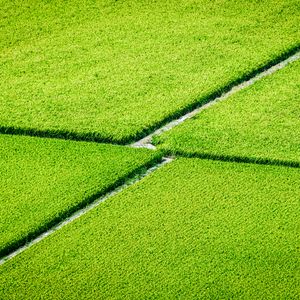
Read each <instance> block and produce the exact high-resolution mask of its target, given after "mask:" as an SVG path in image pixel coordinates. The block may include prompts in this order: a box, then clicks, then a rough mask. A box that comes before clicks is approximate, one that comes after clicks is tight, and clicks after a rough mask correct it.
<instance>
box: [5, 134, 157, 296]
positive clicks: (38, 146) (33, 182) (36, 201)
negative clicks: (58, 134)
mask: <svg viewBox="0 0 300 300" xmlns="http://www.w3.org/2000/svg"><path fill="white" fill-rule="evenodd" d="M0 145H1V147H0V186H1V198H0V207H1V209H0V256H2V255H3V254H5V253H8V252H9V251H11V250H12V249H14V248H16V247H17V246H19V245H20V244H22V243H24V242H25V241H26V240H30V239H31V238H32V237H34V236H36V235H37V234H38V233H40V232H42V231H43V230H45V229H47V228H49V227H50V226H51V225H53V224H55V223H57V222H58V221H60V220H63V219H64V218H66V217H67V216H68V215H70V213H72V212H74V211H75V210H77V209H79V208H80V207H83V206H85V205H86V204H87V203H89V202H91V201H92V200H94V199H95V198H96V197H98V196H99V195H102V194H103V193H105V192H106V191H109V190H112V189H113V188H114V187H116V186H117V185H119V184H120V183H122V182H123V181H124V180H125V179H127V178H128V177H129V176H132V174H133V173H136V172H137V170H138V169H141V168H144V167H145V166H148V167H149V166H150V165H153V164H154V163H155V162H157V161H158V160H159V159H160V156H159V153H157V152H151V151H149V150H145V149H143V150H141V149H140V150H136V149H131V148H127V147H120V146H113V145H101V144H95V143H87V142H74V141H62V140H54V139H52V140H50V139H40V138H32V137H19V136H8V135H2V136H1V135H0ZM0 298H1V297H0Z"/></svg>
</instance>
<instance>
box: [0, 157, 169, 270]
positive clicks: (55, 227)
mask: <svg viewBox="0 0 300 300" xmlns="http://www.w3.org/2000/svg"><path fill="white" fill-rule="evenodd" d="M172 160H173V158H172V157H163V158H162V159H161V160H160V161H159V162H157V163H156V164H154V165H152V166H151V167H149V168H147V167H146V166H145V168H147V169H146V170H145V171H144V172H141V171H140V172H139V173H136V174H134V175H132V176H131V177H129V178H128V179H127V180H126V181H125V182H124V183H123V184H121V185H119V186H117V187H116V188H115V189H113V190H111V191H110V192H107V193H106V194H104V195H103V196H101V197H99V198H97V199H96V200H94V201H93V202H91V203H89V204H87V205H86V206H85V207H83V208H81V209H79V210H77V211H75V212H74V213H73V214H71V215H70V216H68V217H67V218H65V219H64V220H62V221H60V222H59V223H57V224H55V225H53V226H52V227H50V228H48V229H47V230H45V231H44V232H42V233H40V234H39V235H38V236H36V237H35V238H33V239H32V240H30V241H28V242H27V243H26V244H24V245H22V246H20V247H18V248H16V249H14V250H12V251H11V252H10V253H8V254H6V255H5V256H3V257H1V258H0V266H1V265H2V264H4V263H5V262H7V261H8V260H10V259H12V258H14V257H15V256H17V255H18V254H20V253H21V252H23V251H25V250H26V249H28V248H30V247H31V246H33V245H35V244H37V243H39V242H40V241H42V240H43V239H45V238H46V237H48V236H50V235H51V234H53V233H54V232H56V231H57V230H59V229H61V228H62V227H64V226H65V225H67V224H69V223H71V222H73V221H74V220H76V219H78V218H79V217H81V216H82V215H84V214H86V213H87V212H89V211H91V210H92V209H94V208H95V207H97V206H98V205H100V204H101V203H102V202H104V201H106V200H108V199H109V198H111V197H112V196H114V195H116V194H119V193H120V192H122V191H123V190H125V189H126V188H128V187H130V186H131V185H133V184H135V183H137V182H139V181H141V180H142V179H143V178H145V177H146V176H148V175H150V174H151V173H153V172H154V171H155V170H157V169H159V168H160V167H162V166H164V165H165V164H168V163H170V162H171V161H172Z"/></svg>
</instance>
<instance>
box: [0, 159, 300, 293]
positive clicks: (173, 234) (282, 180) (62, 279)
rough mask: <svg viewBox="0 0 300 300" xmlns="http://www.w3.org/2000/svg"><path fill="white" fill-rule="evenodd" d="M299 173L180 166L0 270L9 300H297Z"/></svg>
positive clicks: (194, 163)
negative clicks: (39, 299) (179, 299)
mask: <svg viewBox="0 0 300 300" xmlns="http://www.w3.org/2000/svg"><path fill="white" fill-rule="evenodd" d="M299 194H300V171H299V169H297V168H287V167H279V166H264V165H254V164H242V163H239V164H238V163H229V162H216V161H208V160H207V161H206V160H199V159H184V158H182V159H178V160H176V161H175V162H172V163H171V164H169V165H167V166H165V167H163V168H161V169H159V170H157V171H156V172H154V173H152V174H151V175H149V177H146V178H144V179H143V180H142V181H140V182H139V183H138V184H135V185H133V186H131V187H129V188H128V189H126V190H124V191H123V192H122V193H121V194H119V195H117V196H114V197H113V198H110V199H109V200H107V201H106V202H104V203H102V204H101V205H100V206H98V207H97V208H96V209H95V210H93V211H90V212H89V213H88V214H86V215H84V216H82V217H81V218H80V219H77V220H75V221H74V222H73V223H71V224H68V225H67V226H65V227H64V228H62V229H61V230H59V231H57V232H56V233H54V234H53V235H52V236H50V237H47V238H46V239H44V240H43V241H41V242H40V243H39V244H36V245H34V246H32V247H31V248H30V249H28V250H26V251H25V252H23V253H22V254H20V255H19V256H17V257H15V258H14V259H12V260H11V261H8V262H6V263H5V264H4V265H2V266H1V268H0V282H1V284H0V298H5V299H35V298H43V299H61V298H66V299H87V298H89V299H96V298H97V299H99V298H100V299H108V298H109V299H121V298H122V299H124V298H126V299H154V298H157V299H178V298H181V299H199V298H204V299H233V298H234V299H296V298H298V296H299V280H298V279H299V220H300V215H299V211H300V210H299V208H300V207H299Z"/></svg>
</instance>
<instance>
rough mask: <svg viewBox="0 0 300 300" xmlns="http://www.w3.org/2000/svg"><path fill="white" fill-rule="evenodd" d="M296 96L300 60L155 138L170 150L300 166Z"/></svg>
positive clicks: (299, 118)
mask: <svg viewBox="0 0 300 300" xmlns="http://www.w3.org/2000/svg"><path fill="white" fill-rule="evenodd" d="M299 95H300V62H299V61H298V62H294V63H292V64H290V65H289V66H287V67H286V68H284V69H282V70H280V71H278V72H276V73H275V74H273V75H272V76H270V77H266V78H264V79H262V80H260V81H258V82H256V83H255V84H254V85H252V86H251V87H249V88H246V89H244V90H242V91H240V92H238V93H236V94H235V95H233V96H231V97H230V98H228V99H226V100H225V101H223V102H221V103H218V104H217V105H214V106H212V107H210V108H208V109H207V110H205V111H202V112H201V113H199V114H198V115H197V116H196V117H195V118H193V119H191V120H188V121H186V122H184V123H183V124H181V125H179V126H178V127H176V128H174V129H173V130H171V131H169V132H167V133H165V134H163V135H162V136H158V137H155V138H154V141H155V142H156V143H157V144H159V146H160V148H161V149H164V150H165V151H166V152H168V153H173V154H174V153H177V154H179V153H180V154H183V155H185V156H201V157H205V156H207V157H220V158H222V157H224V158H227V159H231V160H252V161H263V162H268V161H270V162H272V161H273V162H275V163H276V162H278V163H280V162H284V163H286V164H290V165H297V166H300V136H299V133H300V100H299Z"/></svg>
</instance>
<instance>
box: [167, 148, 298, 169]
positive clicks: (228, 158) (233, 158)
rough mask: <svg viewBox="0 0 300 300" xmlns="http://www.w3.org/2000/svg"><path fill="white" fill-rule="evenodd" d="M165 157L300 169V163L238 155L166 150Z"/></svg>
mask: <svg viewBox="0 0 300 300" xmlns="http://www.w3.org/2000/svg"><path fill="white" fill-rule="evenodd" d="M163 153H164V155H166V156H168V157H173V158H176V157H184V158H199V159H207V160H216V161H223V162H232V163H247V164H258V165H268V166H283V167H289V168H300V162H297V161H288V160H279V159H269V158H263V157H261V158H255V157H248V156H238V155H218V154H211V153H186V152H184V151H171V150H170V151H169V150H164V152H163Z"/></svg>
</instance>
